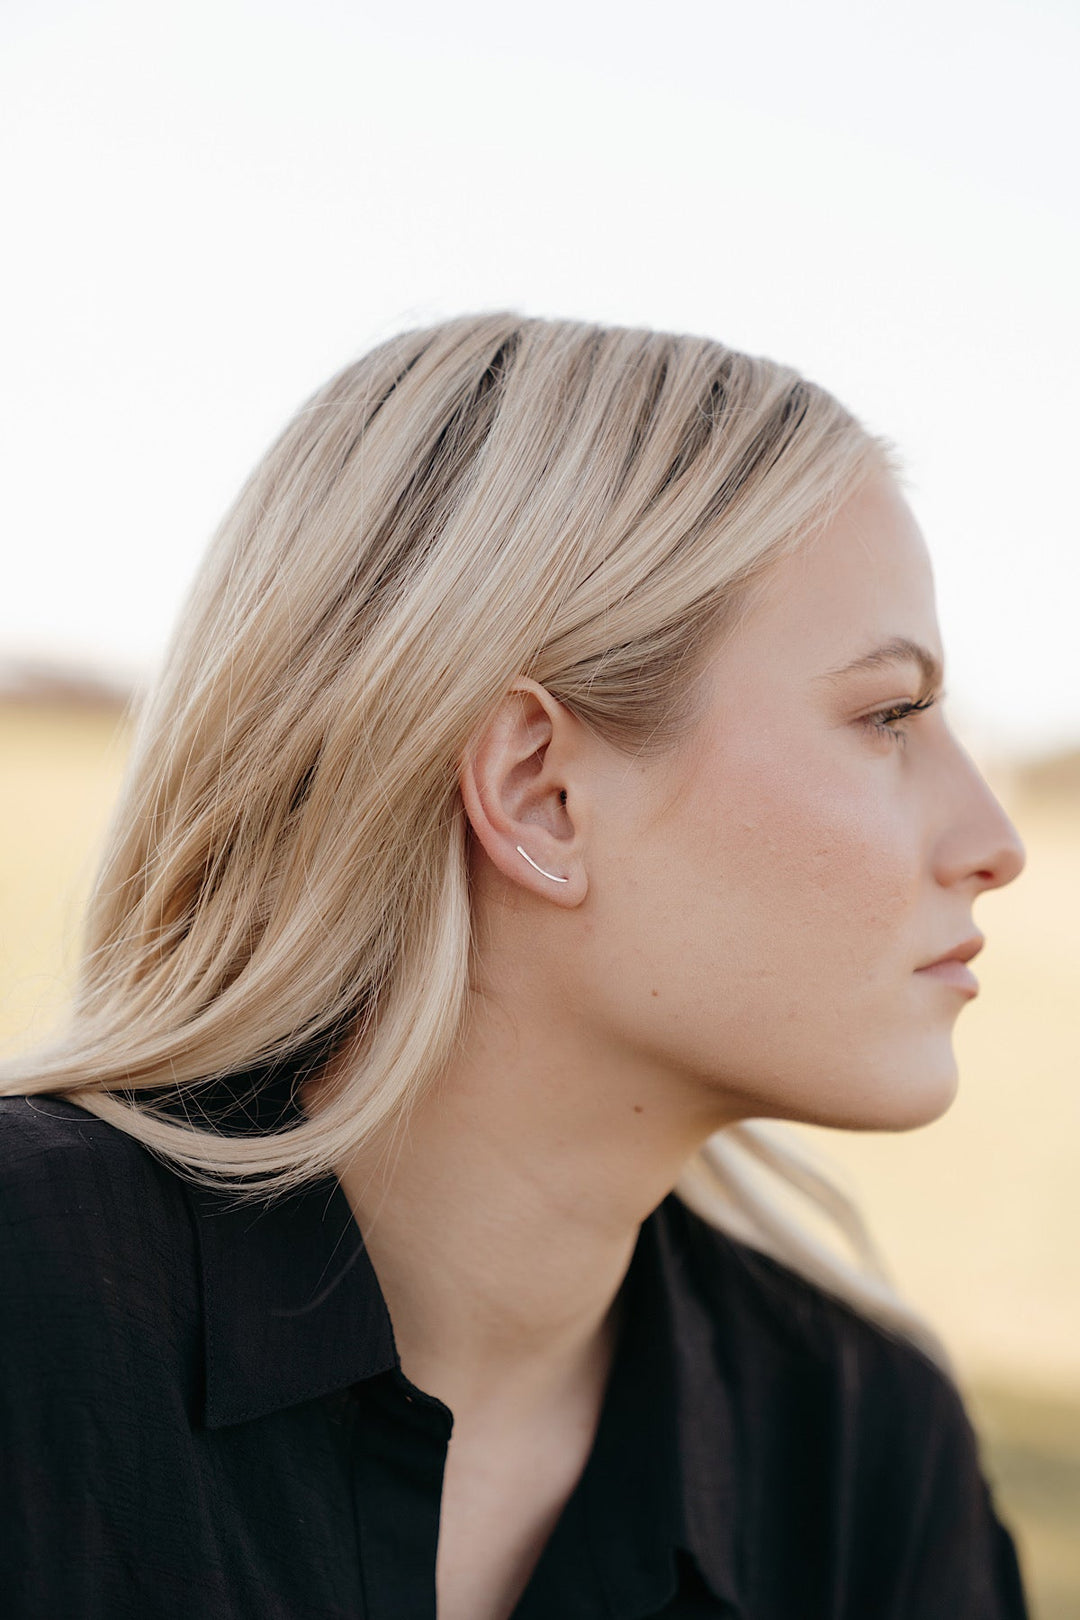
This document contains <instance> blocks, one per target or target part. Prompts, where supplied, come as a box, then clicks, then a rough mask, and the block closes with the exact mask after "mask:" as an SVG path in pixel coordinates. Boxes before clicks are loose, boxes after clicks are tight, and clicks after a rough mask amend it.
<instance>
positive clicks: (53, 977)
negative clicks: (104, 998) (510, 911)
mask: <svg viewBox="0 0 1080 1620" xmlns="http://www.w3.org/2000/svg"><path fill="white" fill-rule="evenodd" d="M126 744H127V735H126V730H125V727H124V723H123V721H122V719H121V717H120V714H119V712H118V711H116V710H110V709H108V708H106V707H95V706H93V705H92V704H83V705H79V704H78V703H76V702H73V701H65V700H62V699H60V698H55V699H54V700H53V701H39V702H32V701H26V700H24V701H21V702H16V701H10V702H4V701H0V776H2V781H3V789H4V791H3V794H2V795H0V1044H2V1045H3V1047H4V1049H5V1050H9V1051H10V1050H14V1049H16V1048H17V1047H18V1046H19V1045H21V1044H23V1043H24V1041H26V1040H28V1039H29V1038H31V1037H32V1036H33V1035H35V1034H38V1033H43V1032H44V1031H45V1030H46V1029H47V1028H48V1026H49V1024H50V1022H51V1021H52V1020H53V1019H54V1018H55V1017H56V1015H57V1013H58V1012H59V1010H60V1009H61V1007H62V1005H63V1001H64V996H65V994H66V989H67V985H68V983H69V982H70V972H71V966H72V963H73V961H74V958H75V953H76V949H77V943H78V929H79V917H80V911H81V906H82V903H83V898H84V896H85V892H86V889H87V887H88V884H89V881H90V878H91V875H92V870H93V864H94V860H95V856H96V851H97V849H98V847H99V845H100V839H101V836H102V832H103V829H104V825H105V822H106V819H107V817H108V814H109V810H110V807H111V804H112V802H113V799H114V797H115V793H116V789H117V785H118V782H119V778H120V774H121V771H122V768H123V764H124V757H125V750H126ZM987 774H988V776H989V777H990V780H991V782H992V785H993V786H994V788H995V790H996V791H997V792H998V794H999V797H1000V798H1001V799H1002V800H1003V802H1004V804H1005V806H1006V808H1007V810H1008V811H1009V813H1010V815H1011V816H1012V817H1013V820H1014V821H1015V822H1016V824H1017V826H1018V828H1019V831H1020V834H1021V837H1022V838H1023V840H1024V843H1025V845H1026V848H1027V855H1028V861H1027V867H1026V870H1025V872H1024V873H1023V875H1022V876H1021V877H1020V879H1019V880H1018V881H1017V882H1016V883H1014V884H1013V885H1011V886H1010V887H1009V888H1007V889H1005V890H1002V891H1001V892H999V893H992V894H987V895H985V896H984V897H983V898H982V899H981V900H980V902H979V905H978V908H977V913H976V923H977V925H978V927H979V928H980V929H981V930H982V932H983V933H984V934H986V936H987V945H986V948H985V949H984V951H983V953H982V955H981V956H980V957H979V963H978V974H979V979H980V982H981V985H982V992H981V994H980V996H979V997H978V999H977V1000H976V1001H974V1002H971V1003H969V1004H967V1005H966V1006H965V1007H964V1009H963V1010H962V1012H961V1014H960V1016H959V1018H958V1021H957V1029H956V1052H957V1059H958V1062H959V1067H960V1089H959V1092H958V1094H957V1097H956V1100H955V1101H954V1103H953V1105H952V1107H951V1108H950V1109H949V1110H948V1112H947V1113H946V1114H945V1115H944V1116H943V1117H942V1118H941V1119H940V1120H938V1121H936V1122H935V1123H934V1124H932V1125H930V1126H926V1127H923V1128H922V1129H920V1130H917V1131H912V1132H905V1133H902V1134H876V1135H873V1134H870V1135H858V1134H854V1133H848V1132H840V1131H829V1130H821V1129H816V1128H811V1127H798V1129H799V1130H800V1131H801V1132H802V1133H803V1134H804V1135H805V1136H806V1137H807V1138H808V1140H809V1142H810V1144H811V1146H812V1147H813V1148H814V1150H815V1151H816V1152H817V1153H818V1154H819V1155H822V1156H824V1157H825V1158H826V1160H827V1161H828V1162H829V1163H830V1164H831V1165H832V1167H833V1168H834V1170H835V1172H836V1175H837V1178H838V1179H839V1180H840V1181H841V1183H842V1185H844V1186H845V1187H847V1188H848V1189H849V1190H851V1191H852V1192H854V1193H855V1195H856V1196H857V1198H858V1200H859V1203H860V1205H861V1206H862V1208H863V1210H864V1211H865V1213H866V1215H867V1217H868V1219H869V1221H870V1225H871V1228H872V1230H873V1232H874V1234H875V1236H876V1237H877V1239H878V1241H879V1244H880V1246H881V1247H882V1249H883V1250H884V1252H885V1255H886V1257H887V1258H888V1260H889V1261H890V1263H891V1265H892V1268H893V1272H894V1275H895V1278H896V1281H897V1282H898V1283H899V1285H900V1286H901V1288H902V1289H903V1291H904V1292H905V1293H906V1294H907V1295H908V1297H909V1298H911V1299H912V1301H913V1302H914V1303H915V1304H916V1305H917V1306H919V1307H920V1308H921V1309H922V1310H923V1311H924V1313H925V1314H927V1315H928V1316H929V1317H930V1318H931V1319H932V1320H933V1321H934V1323H935V1324H936V1325H937V1327H938V1329H939V1331H940V1332H941V1334H942V1336H943V1337H944V1339H945V1341H946V1343H947V1344H948V1346H949V1348H950V1349H951V1351H952V1352H953V1355H954V1357H955V1359H956V1362H957V1365H958V1368H959V1372H960V1378H961V1385H962V1388H963V1389H964V1393H965V1396H966V1397H967V1400H968V1403H969V1409H970V1410H971V1412H972V1415H973V1418H974V1420H975V1422H976V1427H977V1428H978V1429H979V1432H980V1434H981V1436H982V1440H983V1446H984V1462H985V1467H986V1471H987V1473H988V1475H989V1477H990V1479H991V1482H992V1484H993V1486H994V1490H995V1494H996V1496H997V1499H998V1503H999V1507H1000V1510H1001V1513H1002V1517H1003V1518H1005V1520H1006V1522H1007V1523H1009V1525H1010V1527H1011V1528H1012V1529H1013V1531H1014V1533H1015V1535H1016V1539H1017V1542H1018V1545H1019V1548H1020V1555H1021V1559H1022V1562H1023V1565H1024V1570H1025V1577H1026V1580H1027V1584H1028V1587H1029V1591H1030V1595H1031V1602H1032V1611H1033V1614H1034V1615H1035V1616H1037V1617H1038V1620H1065V1617H1066V1616H1077V1615H1080V1180H1078V1177H1077V1158H1078V1144H1080V921H1078V919H1080V784H1078V783H1077V781H1076V780H1075V773H1074V776H1073V779H1072V780H1071V781H1070V780H1069V776H1068V771H1067V770H1065V769H1062V770H1061V771H1060V772H1059V773H1058V779H1057V780H1056V782H1055V781H1054V779H1053V778H1052V777H1051V776H1050V775H1049V773H1047V776H1046V780H1045V782H1044V783H1043V785H1042V786H1038V785H1033V784H1036V783H1037V777H1036V776H1035V774H1034V773H1030V772H1027V773H1019V772H1014V773H1005V772H994V771H991V770H989V769H988V770H987Z"/></svg>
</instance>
